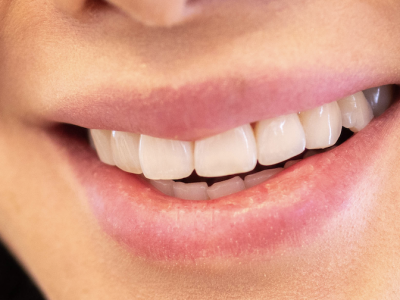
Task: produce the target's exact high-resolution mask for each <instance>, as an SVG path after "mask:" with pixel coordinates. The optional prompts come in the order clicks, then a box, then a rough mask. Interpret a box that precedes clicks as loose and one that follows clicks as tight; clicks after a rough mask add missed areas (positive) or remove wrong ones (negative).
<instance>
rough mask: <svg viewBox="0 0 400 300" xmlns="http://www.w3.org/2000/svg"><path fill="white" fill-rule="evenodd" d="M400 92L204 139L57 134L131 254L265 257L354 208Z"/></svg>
mask: <svg viewBox="0 0 400 300" xmlns="http://www.w3.org/2000/svg"><path fill="white" fill-rule="evenodd" d="M396 95H397V86H394V85H386V86H380V87H377V88H372V89H368V90H364V91H360V92H357V93H355V94H353V95H351V96H348V97H345V98H342V99H340V100H338V101H334V102H329V103H325V104H323V105H321V106H318V107H314V108H311V109H308V110H305V111H300V112H299V113H291V114H287V115H280V116H276V117H273V118H268V119H264V120H260V121H258V122H252V123H248V124H244V125H241V126H239V127H235V128H233V129H230V130H227V131H225V132H222V133H219V134H216V135H212V136H209V137H205V138H200V139H197V140H195V141H182V140H176V139H165V138H160V137H152V136H150V135H146V134H139V133H134V132H125V131H117V130H112V128H110V129H107V130H104V129H95V128H89V129H88V130H89V131H90V133H91V139H90V142H91V145H92V148H95V151H93V149H92V148H91V147H90V146H89V143H88V142H87V141H83V140H79V139H74V138H73V136H74V135H73V134H71V132H70V131H68V132H64V133H65V134H62V135H60V134H59V132H58V133H57V135H58V136H62V137H63V138H62V140H61V141H60V144H61V146H62V147H63V149H67V150H68V152H67V153H68V157H69V159H70V161H71V165H72V166H73V169H74V170H75V171H76V174H77V177H78V178H79V179H80V182H81V183H82V185H83V186H84V187H85V190H86V193H87V197H88V199H89V203H90V206H91V207H92V209H93V212H94V215H95V216H96V217H97V219H98V221H99V224H100V225H101V227H102V228H103V230H104V231H105V232H106V233H107V234H108V235H109V236H111V237H112V238H113V239H114V240H116V241H117V242H119V243H120V244H123V245H124V246H125V247H126V248H127V249H129V250H130V251H131V252H132V253H133V254H134V255H136V256H138V257H142V258H145V259H150V260H153V261H154V260H156V261H174V262H177V261H178V262H193V261H195V262H197V261H199V260H204V259H206V260H207V259H217V258H229V257H236V258H237V257H241V258H246V257H253V258H254V257H255V256H256V257H260V255H261V256H262V257H264V258H265V257H266V256H268V255H273V253H274V252H276V251H277V249H282V248H283V249H290V248H293V247H299V246H301V245H303V244H304V243H306V242H312V240H313V237H315V236H317V235H318V234H320V233H321V232H323V231H324V230H326V228H328V227H329V224H330V223H332V222H334V220H335V218H338V216H339V215H341V214H343V213H344V212H345V211H346V208H348V207H351V206H352V205H354V201H356V200H355V199H356V198H357V195H359V194H360V193H361V192H362V191H360V187H362V186H364V185H365V182H367V181H369V180H371V178H373V175H372V174H373V173H374V168H375V167H376V164H377V157H378V156H379V155H378V154H379V153H380V152H382V151H384V150H382V149H384V146H382V145H384V144H385V143H383V142H381V143H377V142H374V141H377V140H379V139H381V140H382V139H385V137H386V136H387V131H390V130H391V127H390V124H391V123H393V122H395V119H396V112H397V111H398V104H397V103H398V101H394V99H397V96H396ZM390 106H392V107H390ZM388 124H389V125H388ZM160 126H162V124H160Z"/></svg>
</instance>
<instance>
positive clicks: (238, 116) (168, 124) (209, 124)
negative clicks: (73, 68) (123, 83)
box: [46, 68, 398, 141]
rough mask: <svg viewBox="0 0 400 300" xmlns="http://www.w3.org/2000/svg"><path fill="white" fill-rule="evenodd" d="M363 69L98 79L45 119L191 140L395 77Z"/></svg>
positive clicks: (304, 108)
mask: <svg viewBox="0 0 400 300" xmlns="http://www.w3.org/2000/svg"><path fill="white" fill-rule="evenodd" d="M364 72H366V73H368V70H353V71H351V72H340V71H334V70H322V69H318V70H311V69H306V68H304V69H296V70H283V69H274V71H273V72H268V74H267V73H266V74H267V75H258V76H253V77H244V76H243V77H242V76H235V77H228V78H215V79H209V80H207V81H204V82H196V83H188V84H186V85H183V86H180V87H171V86H165V87H158V88H154V89H153V90H151V91H150V92H144V91H141V90H139V89H135V88H131V89H129V88H126V87H118V85H113V84H112V83H102V82H99V84H98V85H97V87H95V88H92V89H89V90H86V91H85V92H83V93H80V94H79V95H65V100H66V101H63V102H62V103H61V104H60V103H59V104H58V105H57V106H56V107H55V108H51V109H50V110H51V111H50V112H47V113H46V114H47V115H46V118H47V119H50V120H51V121H56V122H65V123H70V124H74V125H78V126H81V127H86V128H92V129H94V128H96V129H108V130H119V131H127V132H135V133H141V134H147V135H151V136H155V137H162V138H169V139H178V140H188V141H190V140H196V139H200V138H203V137H207V136H211V135H214V134H217V133H220V132H223V131H226V130H228V129H231V128H235V127H237V126H240V125H243V124H246V123H252V122H255V121H259V120H263V119H267V118H272V117H276V116H279V115H285V114H288V113H293V112H299V111H304V110H307V109H311V108H314V107H317V106H320V105H322V104H325V103H329V102H332V101H335V100H338V99H340V98H342V97H344V96H348V95H351V94H353V93H355V92H358V91H361V90H364V89H366V88H370V87H374V86H380V85H384V84H390V83H396V82H397V81H398V79H397V78H395V77H394V76H392V75H386V76H382V74H376V75H374V74H373V73H368V76H361V75H360V74H363V73H364Z"/></svg>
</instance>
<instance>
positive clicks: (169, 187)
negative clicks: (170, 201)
mask: <svg viewBox="0 0 400 300" xmlns="http://www.w3.org/2000/svg"><path fill="white" fill-rule="evenodd" d="M149 181H150V184H151V185H152V186H154V187H155V188H156V189H157V190H159V191H160V192H161V193H163V194H165V195H167V196H171V197H174V182H173V181H172V180H149Z"/></svg>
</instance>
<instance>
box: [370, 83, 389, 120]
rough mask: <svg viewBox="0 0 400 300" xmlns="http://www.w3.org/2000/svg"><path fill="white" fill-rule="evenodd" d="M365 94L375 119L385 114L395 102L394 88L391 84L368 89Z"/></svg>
mask: <svg viewBox="0 0 400 300" xmlns="http://www.w3.org/2000/svg"><path fill="white" fill-rule="evenodd" d="M363 92H364V95H365V98H367V101H368V103H369V104H370V105H371V108H372V111H373V112H374V116H375V117H379V116H380V115H381V114H383V113H384V112H385V110H386V109H387V108H388V107H389V106H390V104H391V103H392V101H393V93H394V88H393V85H391V84H390V85H382V86H379V87H375V88H371V89H367V90H365V91H363Z"/></svg>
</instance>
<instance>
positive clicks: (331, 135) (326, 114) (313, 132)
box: [300, 102, 342, 149]
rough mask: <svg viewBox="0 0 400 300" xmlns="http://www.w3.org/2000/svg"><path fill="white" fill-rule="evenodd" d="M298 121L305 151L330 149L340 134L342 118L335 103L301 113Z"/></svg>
mask: <svg viewBox="0 0 400 300" xmlns="http://www.w3.org/2000/svg"><path fill="white" fill-rule="evenodd" d="M300 121H301V123H302V124H303V128H304V132H305V134H306V148H307V149H322V148H327V147H330V146H332V145H334V144H335V143H336V142H337V140H338V138H339V136H340V133H341V132H342V116H341V112H340V109H339V105H338V104H337V102H332V103H328V104H324V105H322V106H320V107H317V108H313V109H310V110H307V111H304V112H301V113H300Z"/></svg>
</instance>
